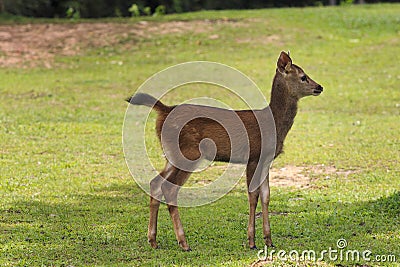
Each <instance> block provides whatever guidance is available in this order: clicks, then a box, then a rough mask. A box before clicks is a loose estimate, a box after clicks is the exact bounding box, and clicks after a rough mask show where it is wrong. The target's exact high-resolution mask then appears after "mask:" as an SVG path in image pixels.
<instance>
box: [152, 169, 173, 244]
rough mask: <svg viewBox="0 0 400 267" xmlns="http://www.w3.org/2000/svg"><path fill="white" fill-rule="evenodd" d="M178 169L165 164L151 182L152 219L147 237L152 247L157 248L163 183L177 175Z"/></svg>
mask: <svg viewBox="0 0 400 267" xmlns="http://www.w3.org/2000/svg"><path fill="white" fill-rule="evenodd" d="M176 173H177V170H176V169H175V168H174V167H173V166H172V165H171V164H170V163H169V162H167V164H166V165H165V167H164V169H163V171H162V172H161V173H160V174H159V175H157V176H156V177H154V178H153V180H151V182H150V219H149V227H148V232H147V238H148V241H149V243H150V246H151V247H152V248H157V247H158V245H157V241H156V236H157V217H158V209H159V207H160V201H161V199H162V197H163V193H162V190H161V185H162V183H163V182H164V181H165V180H166V179H168V177H171V176H175V175H176Z"/></svg>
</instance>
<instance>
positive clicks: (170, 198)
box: [161, 170, 191, 251]
mask: <svg viewBox="0 0 400 267" xmlns="http://www.w3.org/2000/svg"><path fill="white" fill-rule="evenodd" d="M190 174H191V173H190V172H186V171H182V170H179V171H178V173H177V174H176V175H175V177H171V178H172V179H168V180H167V181H165V182H164V183H163V184H162V186H161V190H162V193H163V194H164V196H165V201H166V202H167V205H168V211H169V214H170V216H171V220H172V223H173V225H174V231H175V236H176V239H177V241H178V244H179V246H180V247H181V248H182V249H183V250H184V251H190V247H189V245H188V244H187V242H186V237H185V232H184V230H183V225H182V222H181V219H180V216H179V212H178V200H177V199H178V192H179V189H180V186H182V185H183V184H184V183H185V182H186V180H187V178H189V176H190Z"/></svg>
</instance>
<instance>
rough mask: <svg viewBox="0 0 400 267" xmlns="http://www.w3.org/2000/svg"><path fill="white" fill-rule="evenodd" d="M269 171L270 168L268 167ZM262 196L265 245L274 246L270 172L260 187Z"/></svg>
mask: <svg viewBox="0 0 400 267" xmlns="http://www.w3.org/2000/svg"><path fill="white" fill-rule="evenodd" d="M267 171H268V169H267ZM260 198H261V205H262V217H263V235H264V241H265V245H266V246H268V247H273V246H274V245H273V244H272V238H271V227H270V224H269V213H268V205H269V198H270V189H269V174H267V175H266V178H265V180H264V181H263V183H262V184H261V187H260Z"/></svg>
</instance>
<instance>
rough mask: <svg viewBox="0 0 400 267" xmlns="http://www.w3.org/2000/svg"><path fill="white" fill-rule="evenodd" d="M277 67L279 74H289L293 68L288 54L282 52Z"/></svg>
mask: <svg viewBox="0 0 400 267" xmlns="http://www.w3.org/2000/svg"><path fill="white" fill-rule="evenodd" d="M276 65H277V67H278V70H279V72H281V73H284V72H289V71H290V69H291V67H292V59H291V58H290V56H289V55H288V54H286V52H283V51H282V52H281V54H280V56H279V58H278V62H277V64H276Z"/></svg>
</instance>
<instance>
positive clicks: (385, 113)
mask: <svg viewBox="0 0 400 267" xmlns="http://www.w3.org/2000/svg"><path fill="white" fill-rule="evenodd" d="M398 14H400V5H398V4H393V5H371V6H369V5H367V6H354V7H346V8H344V7H336V8H331V7H330V8H305V9H267V10H251V11H220V12H217V11H208V12H196V13H188V14H181V15H171V16H165V17H161V18H156V19H154V18H151V19H150V20H151V23H153V22H152V21H154V23H158V22H163V21H174V20H185V21H186V20H188V21H193V23H196V22H195V21H196V20H204V19H211V20H214V19H231V20H237V21H238V23H237V24H234V23H233V24H232V23H225V24H224V23H222V24H215V25H214V26H213V28H212V30H210V31H206V32H199V33H193V32H186V33H177V34H167V35H154V36H152V37H149V38H139V39H138V40H136V39H135V40H132V41H131V43H129V47H130V48H129V49H126V48H125V49H124V48H123V47H122V46H123V45H122V44H121V46H118V45H117V46H115V47H108V48H96V49H91V50H89V51H86V52H85V53H84V54H83V55H81V56H75V57H56V63H57V64H56V66H57V67H56V68H53V69H44V68H29V69H22V68H2V69H0V81H1V83H0V101H1V105H0V140H2V141H1V148H0V151H1V154H0V164H1V171H0V181H1V183H0V195H1V198H0V265H1V266H93V265H105V266H132V265H133V266H137V265H141V266H170V265H174V266H225V265H229V266H246V265H250V264H251V263H252V262H254V261H256V260H257V252H256V251H251V250H249V249H248V248H247V247H246V227H247V213H248V208H247V196H246V193H245V188H244V186H243V182H242V183H241V184H240V186H238V187H237V188H236V189H234V190H233V191H232V192H231V193H229V194H228V195H226V196H225V197H224V198H222V199H220V200H218V201H217V202H215V203H212V204H210V205H207V206H202V207H197V208H182V209H181V217H182V220H183V224H184V227H185V230H186V233H187V238H188V242H189V244H190V245H191V247H192V249H193V251H192V252H190V253H184V252H182V251H180V249H179V248H178V245H177V244H176V240H175V237H174V233H173V229H172V223H171V221H170V219H169V215H168V212H167V211H166V208H165V206H162V207H161V209H160V217H159V229H158V231H159V234H158V241H159V244H160V246H161V248H160V249H159V250H152V249H151V248H150V247H149V245H148V244H147V240H146V232H147V229H146V228H147V220H148V196H147V195H146V194H145V193H144V192H143V191H141V189H140V188H139V187H138V186H137V185H136V184H135V182H134V179H132V178H131V176H130V174H129V171H128V169H127V167H126V165H125V162H124V156H123V152H122V144H121V131H122V123H123V120H124V114H125V110H126V103H124V102H123V99H124V97H126V96H128V95H130V94H131V93H133V92H134V91H135V90H136V89H137V88H138V87H139V86H140V84H141V83H143V82H144V81H145V80H146V79H147V78H148V77H150V76H151V75H152V74H154V73H156V72H158V71H160V70H162V69H164V68H165V67H168V66H171V65H174V64H177V63H181V62H186V61H192V60H209V61H216V62H221V63H224V64H227V65H230V66H233V67H235V68H237V69H239V70H240V71H242V72H244V73H245V74H247V75H248V76H249V77H251V78H252V79H253V80H254V81H255V82H256V83H257V84H258V85H259V87H260V88H262V91H263V93H264V94H265V95H266V96H267V98H268V97H269V91H270V86H271V81H272V77H273V75H274V71H275V62H276V59H277V57H278V55H279V52H280V51H281V50H288V49H290V51H291V54H292V58H293V60H294V62H295V63H298V64H299V65H300V66H302V67H303V68H304V69H305V70H306V72H307V73H308V74H310V76H311V77H313V78H314V79H315V80H316V81H318V82H319V83H321V84H322V85H323V86H324V88H325V91H324V93H323V94H322V95H321V96H320V97H317V98H316V97H310V98H307V99H304V100H302V101H301V104H300V110H299V114H298V116H297V117H296V121H295V125H294V127H293V129H292V131H291V132H290V133H289V136H288V138H287V142H286V146H285V147H286V150H285V151H286V152H285V154H283V155H282V156H281V157H280V158H279V159H278V160H276V161H275V163H274V164H275V165H276V166H285V165H289V164H290V165H297V166H312V165H316V164H325V165H327V166H328V165H329V166H332V165H333V166H335V167H336V168H337V169H341V170H356V172H354V173H351V174H350V175H348V176H345V175H343V174H340V173H338V174H330V177H326V176H327V175H325V174H315V175H314V176H313V177H314V178H315V179H314V180H313V182H312V186H311V187H310V188H307V189H301V190H300V189H296V188H282V187H279V188H278V187H273V188H272V199H271V204H270V210H271V211H272V212H273V215H271V226H272V233H273V240H274V243H275V246H276V247H277V249H278V250H279V249H283V250H285V251H290V250H292V249H295V250H298V251H303V250H306V249H307V250H310V249H313V250H315V251H317V252H319V251H322V250H324V249H328V248H329V247H332V248H335V247H336V241H337V240H338V239H339V238H345V239H346V240H347V242H348V248H349V249H352V250H355V249H357V250H360V251H363V250H366V249H368V250H371V251H372V252H373V255H378V254H382V255H389V254H390V255H396V257H397V263H386V265H396V266H398V265H399V262H400V246H399V244H400V167H399V166H400V164H399V162H400V143H399V140H400V134H399V130H398V129H399V126H400V125H399V115H400V107H399V105H400V76H399V75H400V74H399V71H398V70H399V68H398V62H397V61H398V60H397V55H399V53H400V35H399V34H400V17H399V15H398ZM18 20H19V19H18ZM9 21H10V18H7V19H6V23H7V22H8V23H9ZM29 21H30V20H29ZM29 21H28V22H29ZM111 22H118V23H121V22H123V23H136V22H137V21H136V20H121V19H119V20H111ZM22 23H24V21H22ZM38 23H42V22H38ZM63 23H68V22H66V21H63ZM213 34H218V37H219V38H217V39H210V38H209V36H210V35H213ZM271 35H273V36H275V39H269V38H268V36H271ZM238 40H247V41H245V42H240V41H238ZM125 42H130V41H129V40H125ZM124 47H126V45H125V46H124ZM112 61H122V62H123V65H122V66H119V65H118V64H111V62H112ZM194 89H196V90H191V89H190V88H189V87H187V88H181V89H177V90H176V91H175V92H174V93H173V94H171V95H169V96H168V97H167V98H166V100H165V101H166V102H167V103H170V104H173V103H177V102H179V101H181V100H185V99H187V98H188V97H193V96H202V95H210V93H211V94H212V96H213V97H216V98H219V99H224V97H225V95H224V93H223V92H219V91H218V90H212V89H207V88H205V87H203V86H199V87H194ZM229 101H230V102H229V103H230V104H231V105H232V106H233V107H235V105H237V107H240V103H237V102H235V99H229ZM149 138H150V139H149V140H152V141H150V144H149V145H150V146H151V147H152V148H154V152H153V153H152V154H151V156H152V160H153V161H154V162H161V160H160V159H161V158H160V156H159V155H160V154H161V150H160V149H159V146H158V143H157V142H156V141H155V139H154V138H153V137H149ZM157 149H158V150H157ZM159 166H161V163H159ZM202 175H206V176H207V177H208V176H209V177H210V178H211V179H212V177H214V176H216V175H217V170H211V171H209V170H208V171H207V172H206V173H203V174H197V177H201V176H202ZM328 178H329V179H328ZM194 179H195V177H194ZM261 232H262V231H261V220H260V219H258V220H257V245H258V246H259V247H260V248H261V247H262V233H261ZM273 264H275V265H276V266H278V265H282V264H284V263H282V262H279V261H278V262H274V263H271V264H270V265H273ZM285 264H286V265H291V264H294V263H290V262H289V263H285ZM308 264H310V265H312V263H308ZM325 264H326V265H328V266H334V265H335V264H342V265H356V264H359V265H362V264H368V265H371V266H375V265H379V264H382V263H376V262H372V263H371V262H365V261H362V260H361V261H358V262H357V261H350V262H339V261H329V260H326V261H325V262H321V263H318V265H321V266H322V265H325ZM383 265H385V264H383Z"/></svg>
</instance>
